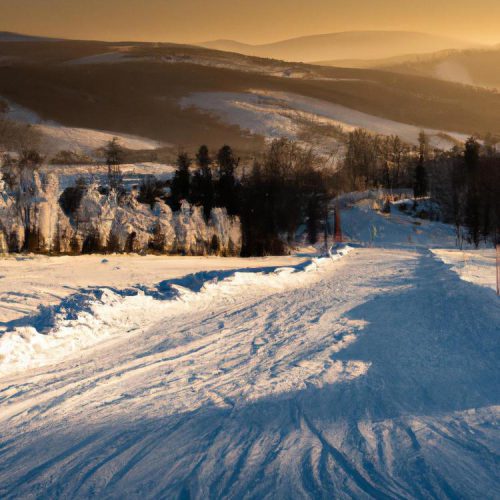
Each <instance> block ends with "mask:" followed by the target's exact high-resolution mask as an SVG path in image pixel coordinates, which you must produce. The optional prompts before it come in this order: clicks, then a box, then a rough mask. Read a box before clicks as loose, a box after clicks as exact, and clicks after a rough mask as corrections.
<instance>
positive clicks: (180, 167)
mask: <svg viewBox="0 0 500 500" xmlns="http://www.w3.org/2000/svg"><path fill="white" fill-rule="evenodd" d="M190 166H191V158H189V155H188V154H187V153H184V152H183V153H179V156H178V157H177V170H176V171H175V174H174V178H173V179H172V185H171V196H170V205H171V208H172V210H174V211H177V210H179V209H180V205H181V201H182V200H189V187H190V183H191V174H190V172H189V167H190Z"/></svg>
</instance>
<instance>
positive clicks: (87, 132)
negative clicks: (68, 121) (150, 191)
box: [6, 100, 162, 155]
mask: <svg viewBox="0 0 500 500" xmlns="http://www.w3.org/2000/svg"><path fill="white" fill-rule="evenodd" d="M7 102H8V104H9V110H8V112H7V114H6V116H7V118H8V119H10V120H13V121H17V122H20V123H29V124H31V125H34V127H35V128H36V129H37V130H38V131H39V132H40V133H41V134H42V136H43V147H44V150H45V152H46V153H50V154H54V153H57V152H58V151H62V150H67V151H75V152H78V153H82V154H86V155H92V153H93V152H94V151H95V150H96V149H99V148H101V147H103V146H105V145H106V143H107V142H109V141H110V140H111V139H113V137H117V138H118V139H119V141H120V144H121V145H122V146H123V147H125V148H127V149H137V150H153V149H157V148H159V147H161V146H162V144H161V143H159V142H158V141H154V140H151V139H148V138H144V137H137V136H133V135H128V134H121V133H117V132H111V131H102V130H93V129H87V128H78V127H66V126H64V125H61V124H59V123H56V122H54V121H49V120H44V119H42V118H41V117H40V116H38V115H37V114H36V113H35V112H33V111H31V110H29V109H27V108H24V107H22V106H20V105H18V104H16V103H13V102H12V101H9V100H7Z"/></svg>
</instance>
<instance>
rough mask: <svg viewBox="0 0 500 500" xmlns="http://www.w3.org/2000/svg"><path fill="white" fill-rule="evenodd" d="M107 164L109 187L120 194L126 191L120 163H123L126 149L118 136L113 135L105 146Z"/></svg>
mask: <svg viewBox="0 0 500 500" xmlns="http://www.w3.org/2000/svg"><path fill="white" fill-rule="evenodd" d="M104 156H105V158H106V165H107V166H108V183H109V188H110V189H113V190H115V191H117V192H118V193H119V194H120V195H121V194H123V193H124V192H125V189H124V187H123V176H122V172H121V169H120V164H121V163H123V156H124V150H123V148H122V147H121V145H120V143H119V142H118V138H117V137H113V139H112V140H111V141H109V142H108V143H107V144H106V146H105V148H104Z"/></svg>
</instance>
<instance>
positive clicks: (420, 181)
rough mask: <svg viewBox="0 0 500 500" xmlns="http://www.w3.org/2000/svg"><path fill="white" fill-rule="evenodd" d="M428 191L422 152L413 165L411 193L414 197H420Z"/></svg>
mask: <svg viewBox="0 0 500 500" xmlns="http://www.w3.org/2000/svg"><path fill="white" fill-rule="evenodd" d="M427 191H428V180H427V169H426V168H425V163H424V154H422V153H421V154H420V156H419V158H418V162H417V166H416V167H415V184H414V185H413V195H414V197H415V198H420V197H422V196H425V195H427Z"/></svg>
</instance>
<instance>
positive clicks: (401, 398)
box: [0, 200, 500, 499]
mask: <svg viewBox="0 0 500 500" xmlns="http://www.w3.org/2000/svg"><path fill="white" fill-rule="evenodd" d="M369 202H370V201H369ZM369 202H368V203H369ZM339 203H340V202H339ZM344 203H345V205H344V204H343V208H342V210H343V212H342V213H343V217H342V223H343V227H344V229H345V233H346V234H347V235H348V236H349V235H350V236H351V237H352V239H357V240H359V241H361V242H362V243H363V245H365V246H364V247H358V246H356V245H354V246H351V248H348V247H340V248H339V249H337V250H336V251H334V253H333V254H332V256H331V257H326V258H323V259H319V260H314V259H311V258H309V257H308V258H305V259H302V260H299V261H297V260H295V262H289V263H288V265H285V266H283V264H284V262H283V261H281V262H269V267H268V268H267V269H262V267H260V268H259V269H255V264H254V263H253V264H252V265H250V266H248V267H250V268H251V267H254V269H249V268H247V269H242V267H243V265H242V263H243V262H245V260H244V259H234V260H233V261H232V262H230V265H228V267H227V268H226V269H225V270H223V269H222V267H219V270H218V271H216V269H217V265H216V264H219V263H220V265H221V266H222V263H223V262H226V261H225V260H223V259H199V261H198V263H199V264H200V267H198V268H197V269H196V270H197V271H198V272H195V274H190V275H189V274H188V273H189V272H190V271H188V270H187V269H178V270H177V271H174V272H176V273H177V274H176V275H175V276H178V277H174V278H173V277H172V276H169V275H168V272H169V271H168V266H165V267H162V265H163V264H158V265H156V266H155V263H157V262H161V261H155V260H154V258H153V257H151V258H149V257H147V258H139V257H137V258H133V259H130V258H129V257H114V256H111V257H105V258H104V257H103V259H104V260H103V261H101V262H97V261H95V260H94V261H89V266H88V269H89V273H90V274H91V275H93V276H94V278H93V279H94V280H95V282H94V284H95V285H96V286H97V288H92V289H89V288H88V287H87V285H89V284H91V281H90V279H91V278H89V279H87V280H86V279H85V277H84V276H83V272H84V271H83V270H80V271H79V265H78V264H77V265H75V282H74V285H73V286H74V289H73V290H71V291H69V292H67V293H66V292H64V295H65V298H64V299H62V300H57V299H55V300H53V301H51V304H53V305H52V307H50V308H48V309H44V310H42V311H40V312H39V313H38V314H35V315H34V316H33V317H26V316H22V317H21V318H20V321H19V322H16V321H15V320H14V322H12V323H10V324H8V325H6V326H7V330H8V333H4V334H3V335H2V337H0V338H1V339H2V341H3V340H4V339H5V344H4V345H3V347H9V346H10V347H9V348H5V349H3V348H2V349H3V350H2V351H1V352H2V354H3V356H4V358H3V360H2V361H0V363H2V366H3V374H2V375H1V376H0V405H1V411H0V436H1V438H0V440H1V446H0V457H1V463H2V467H0V496H1V497H2V498H13V497H37V498H54V497H56V498H88V497H95V496H97V497H100V498H103V497H105V498H124V497H126V498H332V497H335V498H471V499H472V498H495V497H497V496H498V495H497V492H498V491H499V486H500V477H499V473H498V455H499V453H500V439H499V432H498V423H497V422H498V416H499V408H500V407H499V403H500V392H499V387H500V369H499V366H498V356H499V354H500V349H499V342H498V338H499V336H498V334H499V325H500V305H499V301H498V298H497V297H496V295H495V293H494V291H493V290H491V289H489V288H487V287H483V286H478V285H476V284H474V283H471V282H468V281H465V280H462V279H461V278H460V277H459V275H458V274H457V273H456V272H454V271H453V270H452V269H451V267H450V265H448V264H445V263H444V262H443V261H442V260H441V259H440V258H437V257H436V255H435V254H434V253H432V252H431V251H430V250H429V247H430V246H435V247H436V248H439V243H441V248H449V249H451V248H452V246H451V238H452V234H451V233H447V232H446V230H445V228H444V227H441V225H439V224H436V223H430V222H429V223H428V226H427V227H424V228H423V229H421V230H422V231H423V232H422V233H421V234H417V236H418V237H415V234H416V233H415V232H414V230H413V226H412V225H408V224H406V223H405V217H406V219H408V220H411V217H408V216H405V215H400V214H394V215H382V214H378V213H377V212H375V211H373V209H370V208H369V207H368V203H367V202H363V201H359V200H358V201H356V202H354V203H352V204H351V202H349V201H348V200H344ZM392 217H394V219H392ZM417 222H419V221H417ZM373 226H375V227H376V230H374V229H373ZM422 227H423V226H422V225H421V226H418V225H417V228H418V229H420V228H422ZM389 228H392V229H394V231H395V234H394V235H393V236H392V237H390V235H389V234H388V233H384V231H385V230H389ZM397 228H399V229H400V230H399V231H397ZM382 233H384V237H383V238H381V237H380V235H381V234H382ZM408 235H411V236H412V239H411V241H410V240H409V239H408ZM355 237H356V238H355ZM348 250H350V251H348ZM92 258H94V257H92ZM62 259H66V258H62ZM115 259H120V260H119V261H117V260H115ZM127 259H130V261H131V262H132V264H126V262H127ZM134 259H135V260H134ZM141 259H144V260H141ZM106 260H107V261H108V262H106ZM82 261H83V258H82V259H80V262H82ZM166 261H167V259H165V262H166ZM214 261H215V262H216V264H213V262H214ZM51 262H57V259H47V258H46V259H40V260H32V261H31V262H30V261H27V263H26V265H27V266H32V268H33V277H32V278H30V277H29V276H27V277H25V278H23V277H21V279H25V280H26V281H25V283H28V282H29V281H30V279H32V280H34V281H37V280H38V282H39V283H40V282H41V281H42V280H44V279H45V280H46V281H47V282H48V281H53V282H54V283H56V282H57V273H56V274H55V275H54V276H55V277H54V278H50V279H49V278H48V277H49V276H50V274H49V272H47V269H48V268H50V265H51V264H50V263H51ZM75 262H77V263H78V262H79V261H75ZM118 262H120V263H121V264H119V263H118ZM136 262H141V263H143V264H141V265H138V264H136ZM172 262H182V261H178V260H173V261H172ZM187 262H190V263H191V264H192V265H195V264H194V263H195V261H194V260H193V259H190V260H188V261H187ZM285 262H286V261H285ZM191 264H186V265H191ZM22 265H24V264H23V262H19V266H22ZM42 265H44V266H48V267H45V268H43V267H42ZM120 265H123V266H128V267H127V271H129V272H130V271H132V270H133V272H134V273H136V275H135V276H133V277H130V278H129V277H128V276H127V273H126V272H124V273H120V272H119V271H120V270H118V271H117V273H118V274H117V275H116V277H114V276H113V272H114V271H113V270H112V269H110V268H111V267H119V266H120ZM231 265H232V266H233V269H231V268H230V267H231ZM262 265H265V263H262ZM212 266H213V267H212ZM56 267H57V266H56ZM63 267H64V266H60V267H59V273H62V272H63ZM181 267H182V266H181ZM195 267H196V266H195ZM6 268H7V266H6ZM37 268H40V269H39V275H38V276H36V272H37V271H36V270H37ZM101 269H102V271H101ZM202 270H203V271H204V272H200V271H202ZM184 271H185V272H184ZM101 272H102V276H100V274H101ZM78 273H80V275H79V274H78ZM0 274H2V275H6V276H7V281H8V282H9V280H10V283H14V281H15V279H14V271H13V272H12V274H10V275H9V272H8V271H5V270H2V272H1V273H0ZM9 276H10V277H9ZM155 278H156V279H155ZM4 279H5V278H4ZM78 280H81V281H78ZM0 283H2V281H1V280H0ZM137 283H139V284H137ZM6 286H7V287H8V286H9V285H6ZM18 286H19V288H18V289H23V286H24V285H22V284H21V285H18ZM36 287H37V285H34V290H36ZM56 288H57V286H56ZM35 293H36V291H35ZM12 299H13V304H14V303H15V302H16V300H17V299H16V298H15V297H13V298H12ZM27 346H29V349H24V348H26V347H27ZM12 347H15V349H14V350H12V349H10V348H12ZM9 349H10V350H9ZM23 349H24V350H23Z"/></svg>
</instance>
